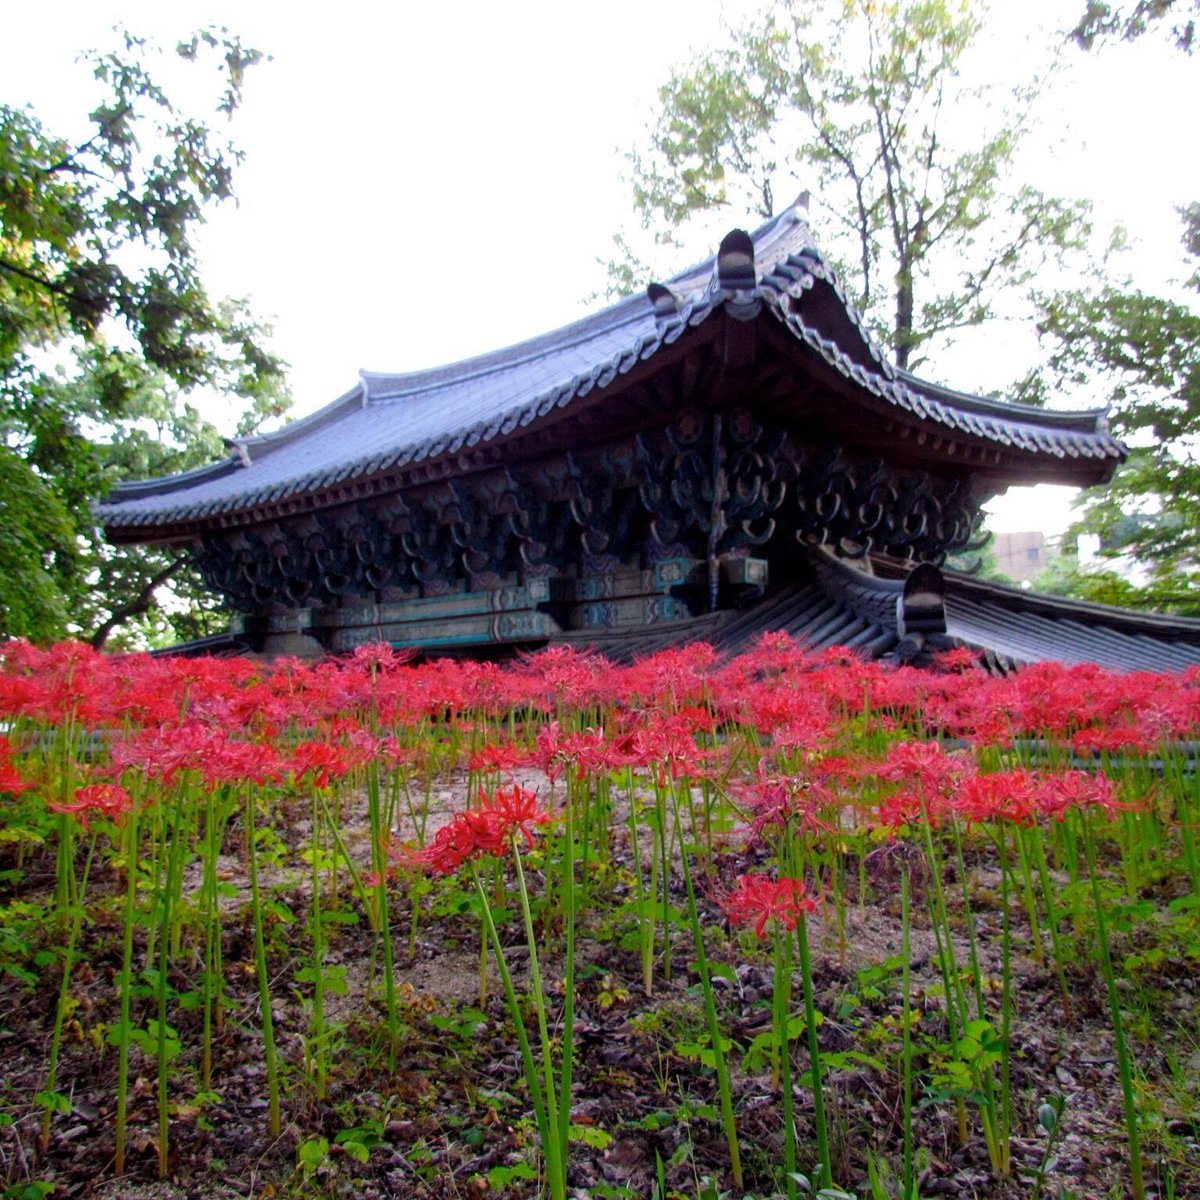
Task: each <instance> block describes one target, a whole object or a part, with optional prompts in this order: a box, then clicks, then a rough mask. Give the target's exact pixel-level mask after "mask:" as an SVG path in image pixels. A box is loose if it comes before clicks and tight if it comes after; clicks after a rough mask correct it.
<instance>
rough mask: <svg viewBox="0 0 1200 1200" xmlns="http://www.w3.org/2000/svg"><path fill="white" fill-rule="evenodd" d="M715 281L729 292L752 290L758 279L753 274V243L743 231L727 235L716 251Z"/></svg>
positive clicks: (738, 230)
mask: <svg viewBox="0 0 1200 1200" xmlns="http://www.w3.org/2000/svg"><path fill="white" fill-rule="evenodd" d="M717 279H718V281H719V282H720V284H721V286H722V287H723V288H724V289H725V290H726V291H729V292H737V291H746V290H749V289H752V288H753V287H754V286H755V285H756V284H757V283H758V279H757V277H756V276H755V274H754V243H753V242H752V241H751V240H750V235H749V234H748V233H747V232H746V231H745V230H744V229H734V230H732V231H731V232H730V233H727V234H726V235H725V237H724V238H723V239H722V241H721V248H720V249H719V250H718V251H717Z"/></svg>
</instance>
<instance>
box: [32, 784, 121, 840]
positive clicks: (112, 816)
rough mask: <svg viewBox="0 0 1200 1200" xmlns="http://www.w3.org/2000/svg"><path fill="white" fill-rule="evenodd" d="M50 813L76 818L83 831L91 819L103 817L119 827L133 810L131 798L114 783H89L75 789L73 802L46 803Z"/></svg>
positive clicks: (50, 801) (51, 801) (52, 801)
mask: <svg viewBox="0 0 1200 1200" xmlns="http://www.w3.org/2000/svg"><path fill="white" fill-rule="evenodd" d="M46 807H47V808H48V809H50V811H51V812H57V813H67V814H69V815H70V816H74V817H78V818H79V823H80V825H82V826H83V827H84V829H87V828H89V824H88V823H89V821H90V820H91V819H92V817H103V818H104V819H105V820H108V821H113V822H114V823H115V824H117V825H120V824H121V822H123V821H124V820H125V818H126V817H127V816H128V815H129V813H130V812H131V811H132V810H133V797H132V796H131V795H130V794H129V793H128V792H127V791H126V790H125V789H124V788H123V787H118V786H117V784H115V783H91V784H88V786H87V787H81V788H76V789H75V799H74V800H64V801H61V802H56V801H54V800H48V801H46Z"/></svg>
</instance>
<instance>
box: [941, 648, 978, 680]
mask: <svg viewBox="0 0 1200 1200" xmlns="http://www.w3.org/2000/svg"><path fill="white" fill-rule="evenodd" d="M933 662H934V665H935V666H936V667H938V669H939V670H942V671H949V672H953V673H955V674H960V673H961V672H963V671H970V670H972V669H974V668H975V667H978V666H979V655H978V654H977V653H976V652H975V651H974V650H972V649H971V648H970V647H969V646H955V647H954V648H953V649H952V650H941V651H939V652H938V653H937V654H935V655H934V656H933Z"/></svg>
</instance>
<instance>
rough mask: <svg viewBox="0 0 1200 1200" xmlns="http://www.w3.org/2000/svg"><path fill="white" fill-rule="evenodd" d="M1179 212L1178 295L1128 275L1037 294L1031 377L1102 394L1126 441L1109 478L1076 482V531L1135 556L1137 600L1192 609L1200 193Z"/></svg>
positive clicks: (1197, 492) (1199, 487) (1197, 561)
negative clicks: (1036, 348)
mask: <svg viewBox="0 0 1200 1200" xmlns="http://www.w3.org/2000/svg"><path fill="white" fill-rule="evenodd" d="M1181 215H1182V216H1183V218H1184V223H1185V228H1186V232H1185V237H1184V261H1185V264H1188V265H1190V267H1191V269H1192V274H1191V275H1190V277H1189V278H1188V279H1187V280H1186V281H1185V283H1184V286H1183V288H1182V289H1181V291H1180V294H1179V296H1178V297H1175V298H1164V297H1161V296H1155V295H1152V294H1149V293H1147V292H1144V291H1141V290H1139V289H1137V288H1136V287H1134V286H1133V284H1132V281H1126V282H1125V284H1124V285H1123V286H1118V285H1113V284H1110V285H1108V286H1106V287H1104V288H1101V289H1100V290H1098V291H1094V292H1085V291H1072V292H1066V293H1059V294H1057V295H1053V296H1049V297H1047V298H1046V299H1045V302H1044V312H1043V317H1042V320H1041V323H1040V326H1039V328H1040V331H1041V333H1042V334H1043V336H1044V337H1045V338H1046V339H1048V340H1049V341H1050V344H1051V346H1052V350H1051V353H1050V354H1049V356H1048V359H1047V361H1046V364H1045V367H1044V370H1043V372H1042V380H1041V381H1040V386H1042V387H1054V388H1059V389H1063V388H1071V389H1076V388H1078V389H1086V390H1087V392H1088V393H1089V394H1091V395H1093V396H1095V395H1107V396H1108V399H1109V402H1110V405H1111V410H1110V421H1111V424H1112V427H1113V429H1114V431H1115V432H1116V433H1118V434H1119V435H1120V436H1122V437H1124V438H1127V439H1129V442H1130V444H1131V447H1132V449H1131V452H1130V455H1129V460H1128V461H1127V462H1126V463H1125V464H1124V466H1123V467H1122V468H1121V469H1120V470H1119V471H1118V473H1117V475H1116V477H1115V478H1114V479H1113V481H1112V483H1111V484H1109V485H1108V486H1107V487H1105V488H1103V489H1093V490H1092V491H1090V492H1087V493H1085V494H1084V496H1083V497H1082V501H1081V504H1082V515H1081V519H1080V521H1079V523H1078V525H1077V527H1076V529H1075V532H1076V533H1079V532H1092V533H1098V534H1099V535H1100V537H1101V544H1102V548H1103V552H1104V553H1105V554H1107V555H1108V556H1109V557H1113V558H1120V557H1125V558H1127V559H1130V560H1132V561H1133V562H1135V563H1136V564H1137V565H1138V566H1139V568H1140V570H1141V571H1142V573H1143V574H1144V575H1145V577H1146V583H1145V586H1144V587H1143V588H1142V589H1141V591H1140V592H1138V593H1134V595H1135V597H1136V598H1137V600H1138V602H1139V603H1140V604H1142V605H1146V606H1150V607H1155V608H1163V609H1168V610H1170V611H1174V612H1181V613H1190V614H1193V615H1200V205H1196V204H1193V205H1191V206H1190V207H1188V208H1187V209H1185V210H1183V211H1182V213H1181Z"/></svg>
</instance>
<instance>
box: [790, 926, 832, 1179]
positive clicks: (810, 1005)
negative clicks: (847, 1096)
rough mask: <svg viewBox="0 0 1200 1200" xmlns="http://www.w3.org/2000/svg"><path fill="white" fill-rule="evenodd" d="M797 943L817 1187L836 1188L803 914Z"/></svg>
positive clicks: (797, 927) (797, 934) (806, 929)
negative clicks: (826, 1118) (813, 1128)
mask: <svg viewBox="0 0 1200 1200" xmlns="http://www.w3.org/2000/svg"><path fill="white" fill-rule="evenodd" d="M796 943H797V945H798V946H799V947H800V985H801V990H802V992H803V995H804V1023H805V1024H806V1025H807V1026H808V1057H809V1069H810V1071H811V1073H812V1096H813V1124H814V1125H815V1126H816V1133H817V1158H818V1159H819V1160H820V1161H819V1162H818V1164H817V1170H816V1176H817V1177H816V1180H815V1181H814V1182H815V1184H816V1188H817V1191H818V1192H819V1191H820V1190H821V1188H822V1187H832V1186H833V1164H832V1163H831V1162H830V1161H829V1127H828V1124H827V1122H826V1120H825V1097H824V1089H823V1086H822V1082H821V1078H822V1076H821V1047H820V1044H819V1042H818V1041H817V1006H816V1003H815V1001H814V999H813V985H812V961H811V959H810V957H809V952H808V918H807V917H806V916H805V915H804V913H800V918H799V920H798V921H797V922H796Z"/></svg>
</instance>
